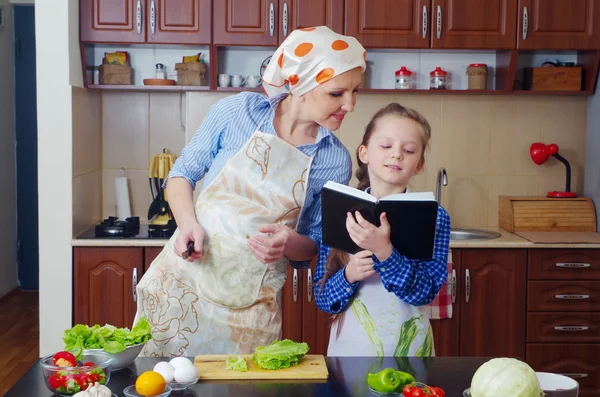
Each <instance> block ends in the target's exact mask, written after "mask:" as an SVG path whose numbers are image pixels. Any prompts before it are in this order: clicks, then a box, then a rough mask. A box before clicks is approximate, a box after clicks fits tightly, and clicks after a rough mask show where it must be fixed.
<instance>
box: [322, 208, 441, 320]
mask: <svg viewBox="0 0 600 397" xmlns="http://www.w3.org/2000/svg"><path fill="white" fill-rule="evenodd" d="M449 246H450V216H449V215H448V213H447V212H446V210H444V209H443V208H442V206H439V207H438V213H437V222H436V232H435V243H434V249H433V258H432V259H430V260H412V259H408V258H407V257H405V256H404V255H401V254H400V253H398V251H396V249H395V248H394V249H393V251H392V255H391V256H390V257H389V258H388V259H386V260H385V261H383V262H380V261H379V260H378V259H377V257H376V256H375V255H373V262H374V264H373V269H375V272H377V274H378V275H379V276H380V277H381V282H382V283H383V286H384V287H385V289H386V290H387V291H389V292H392V293H394V294H396V296H397V297H398V298H400V299H402V300H403V301H404V302H406V303H408V304H410V305H414V306H423V305H426V304H428V303H430V302H431V301H433V299H434V298H435V296H436V295H437V294H438V292H439V290H440V288H442V285H443V284H444V282H445V281H446V277H447V276H448V271H447V268H448V249H449ZM330 252H331V248H330V247H328V246H326V245H325V244H321V247H320V250H319V259H318V262H317V269H316V272H315V278H314V284H313V285H314V287H313V291H314V296H315V301H316V303H317V307H318V308H319V309H321V310H322V311H324V312H327V313H333V314H336V313H340V312H342V311H343V310H344V308H345V307H346V305H347V304H348V302H349V301H350V299H351V298H352V296H353V295H354V293H355V292H356V288H357V287H358V284H359V282H356V283H353V284H350V283H349V282H348V281H347V280H346V276H345V275H344V270H345V267H343V268H341V269H340V270H339V271H338V272H337V273H335V274H334V275H332V276H331V277H329V278H328V279H327V281H326V282H325V285H324V288H323V289H322V290H321V284H320V282H321V280H322V279H323V277H324V275H325V267H326V266H327V258H328V257H329V253H330Z"/></svg>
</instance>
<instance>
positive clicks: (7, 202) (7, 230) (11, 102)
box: [0, 0, 17, 296]
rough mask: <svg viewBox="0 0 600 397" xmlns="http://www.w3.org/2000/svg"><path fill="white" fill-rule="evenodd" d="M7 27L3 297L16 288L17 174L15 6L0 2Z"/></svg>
mask: <svg viewBox="0 0 600 397" xmlns="http://www.w3.org/2000/svg"><path fill="white" fill-rule="evenodd" d="M0 6H2V7H3V8H4V15H5V26H4V29H2V30H0V169H1V170H2V175H3V177H4V178H6V179H5V180H4V181H3V182H2V189H0V219H2V226H3V227H1V228H0V258H2V259H1V260H0V296H3V295H5V294H6V293H7V292H9V291H11V290H12V289H13V288H15V287H16V286H17V256H16V251H15V248H16V244H17V218H16V211H15V209H16V190H17V189H16V174H15V171H16V169H15V117H14V116H15V96H14V95H15V87H14V80H15V78H14V62H15V60H14V47H13V42H14V40H13V16H12V6H11V5H10V4H9V2H8V0H0Z"/></svg>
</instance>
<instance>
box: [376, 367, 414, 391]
mask: <svg viewBox="0 0 600 397" xmlns="http://www.w3.org/2000/svg"><path fill="white" fill-rule="evenodd" d="M414 381H415V378H414V377H413V376H412V375H411V374H409V373H406V372H402V371H396V370H395V369H393V368H386V369H383V370H381V371H379V372H377V373H376V374H369V375H368V376H367V383H368V384H369V386H371V388H373V390H375V391H378V392H382V393H393V392H395V391H400V390H402V388H403V387H404V385H407V384H409V383H413V382H414Z"/></svg>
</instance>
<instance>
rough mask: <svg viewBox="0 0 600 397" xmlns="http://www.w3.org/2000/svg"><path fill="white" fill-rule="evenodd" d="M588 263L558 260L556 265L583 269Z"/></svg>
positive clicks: (588, 265)
mask: <svg viewBox="0 0 600 397" xmlns="http://www.w3.org/2000/svg"><path fill="white" fill-rule="evenodd" d="M590 266H591V265H590V264H589V263H579V262H558V263H557V264H556V267H566V268H570V269H583V268H586V267H590Z"/></svg>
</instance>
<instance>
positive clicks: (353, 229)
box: [346, 211, 393, 262]
mask: <svg viewBox="0 0 600 397" xmlns="http://www.w3.org/2000/svg"><path fill="white" fill-rule="evenodd" d="M355 216H356V220H354V217H353V216H352V214H351V213H348V216H347V217H346V229H348V233H349V234H350V238H351V239H352V241H354V243H355V244H356V245H358V246H359V247H360V248H362V249H365V250H369V251H371V252H372V253H374V254H375V256H376V257H377V259H379V261H381V262H383V261H384V260H386V259H387V258H389V257H390V255H392V250H393V247H392V243H391V242H390V233H391V230H392V229H391V227H390V223H389V222H388V220H387V217H386V215H385V212H384V213H382V214H381V216H380V218H379V220H380V222H381V226H379V227H377V226H375V225H373V224H372V223H371V222H369V221H367V220H366V219H365V218H363V217H362V215H361V214H360V212H358V211H356V213H355Z"/></svg>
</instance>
